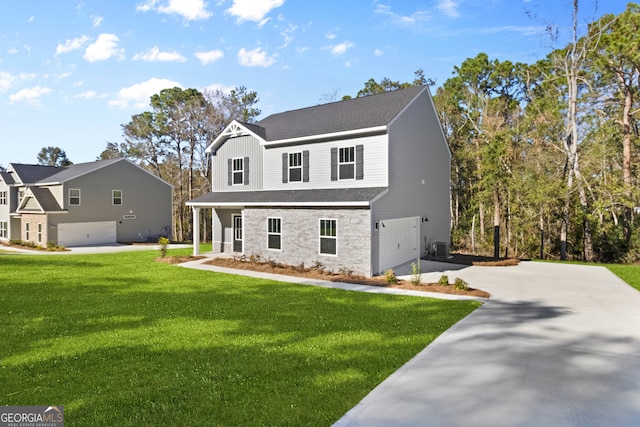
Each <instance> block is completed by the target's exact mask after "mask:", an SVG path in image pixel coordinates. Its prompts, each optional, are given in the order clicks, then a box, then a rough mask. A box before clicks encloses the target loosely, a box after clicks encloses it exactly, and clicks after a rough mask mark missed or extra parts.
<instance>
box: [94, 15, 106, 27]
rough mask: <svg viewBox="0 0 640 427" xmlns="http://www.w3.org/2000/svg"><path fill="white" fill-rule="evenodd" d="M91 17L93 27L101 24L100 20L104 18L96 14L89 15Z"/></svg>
mask: <svg viewBox="0 0 640 427" xmlns="http://www.w3.org/2000/svg"><path fill="white" fill-rule="evenodd" d="M91 19H92V20H93V26H94V27H99V26H100V24H102V21H103V20H104V18H103V17H102V16H96V15H93V16H91Z"/></svg>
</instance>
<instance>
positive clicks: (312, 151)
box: [216, 135, 388, 190]
mask: <svg viewBox="0 0 640 427" xmlns="http://www.w3.org/2000/svg"><path fill="white" fill-rule="evenodd" d="M357 145H362V146H363V157H364V163H363V165H364V177H363V179H349V180H338V181H332V180H331V149H332V148H341V147H352V146H357ZM302 151H309V182H288V183H283V182H282V154H283V153H296V152H302ZM387 165H388V152H387V135H373V136H366V137H362V138H353V139H344V140H340V141H329V142H312V143H306V144H300V145H292V146H286V147H273V148H267V149H265V151H264V170H265V176H264V189H265V190H285V189H286V190H292V189H312V188H313V189H320V188H365V187H386V186H387ZM216 178H217V177H216ZM225 179H226V178H225ZM225 182H226V181H225Z"/></svg>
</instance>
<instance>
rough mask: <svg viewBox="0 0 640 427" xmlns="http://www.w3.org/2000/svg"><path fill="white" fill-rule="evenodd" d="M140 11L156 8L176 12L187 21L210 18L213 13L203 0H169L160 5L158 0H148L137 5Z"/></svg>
mask: <svg viewBox="0 0 640 427" xmlns="http://www.w3.org/2000/svg"><path fill="white" fill-rule="evenodd" d="M136 10H137V11H138V12H148V11H150V10H156V11H158V12H159V13H166V14H169V15H171V14H176V15H180V16H182V17H183V18H184V19H186V20H187V21H197V20H200V19H207V18H209V17H210V16H211V15H212V13H211V12H209V11H208V10H207V3H205V2H204V1H203V0H168V2H167V3H166V4H164V5H158V0H148V1H146V2H144V3H139V4H138V5H136Z"/></svg>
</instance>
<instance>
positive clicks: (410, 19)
mask: <svg viewBox="0 0 640 427" xmlns="http://www.w3.org/2000/svg"><path fill="white" fill-rule="evenodd" d="M444 1H445V2H446V1H447V0H444ZM375 13H378V14H380V15H384V16H386V17H388V18H389V19H390V20H391V22H392V23H394V24H396V25H401V26H411V25H417V24H423V23H426V22H429V21H431V18H432V15H431V13H430V12H428V11H425V10H419V11H417V12H414V13H412V14H411V15H400V14H397V13H395V12H393V11H392V10H391V6H388V5H384V4H379V3H378V4H377V5H376V8H375Z"/></svg>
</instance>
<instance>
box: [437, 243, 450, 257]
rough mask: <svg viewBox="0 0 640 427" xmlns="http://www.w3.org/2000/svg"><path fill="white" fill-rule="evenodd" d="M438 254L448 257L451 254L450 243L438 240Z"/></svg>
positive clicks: (438, 255)
mask: <svg viewBox="0 0 640 427" xmlns="http://www.w3.org/2000/svg"><path fill="white" fill-rule="evenodd" d="M436 256H437V257H442V258H446V257H448V256H449V243H447V242H436Z"/></svg>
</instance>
